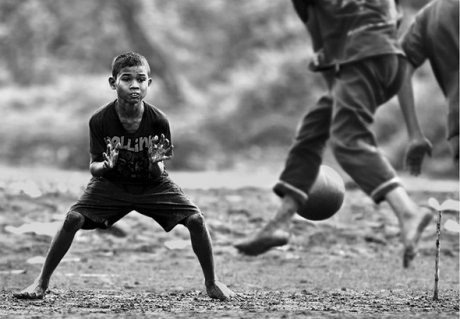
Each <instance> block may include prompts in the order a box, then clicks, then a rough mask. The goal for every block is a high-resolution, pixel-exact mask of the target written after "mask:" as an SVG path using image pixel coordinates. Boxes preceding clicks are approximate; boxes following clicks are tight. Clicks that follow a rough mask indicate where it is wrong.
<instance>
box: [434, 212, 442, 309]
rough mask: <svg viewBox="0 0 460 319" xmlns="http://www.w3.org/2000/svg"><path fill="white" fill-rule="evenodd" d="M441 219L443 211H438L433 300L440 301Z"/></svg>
mask: <svg viewBox="0 0 460 319" xmlns="http://www.w3.org/2000/svg"><path fill="white" fill-rule="evenodd" d="M441 218H442V210H438V222H437V223H436V259H435V266H434V270H435V272H434V294H433V300H439V297H438V283H439V255H440V251H441V249H440V241H441Z"/></svg>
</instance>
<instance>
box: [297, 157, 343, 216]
mask: <svg viewBox="0 0 460 319" xmlns="http://www.w3.org/2000/svg"><path fill="white" fill-rule="evenodd" d="M344 197H345V184H344V182H343V179H342V178H341V177H340V175H339V174H338V173H337V172H336V171H335V170H334V169H332V168H330V167H329V166H325V165H321V166H320V169H319V174H318V177H317V178H316V181H315V183H314V184H313V186H312V188H311V190H310V193H309V194H308V201H307V202H306V203H305V205H303V206H302V207H301V208H300V209H299V210H298V211H297V213H298V214H299V215H300V216H302V217H304V218H306V219H308V220H316V221H318V220H325V219H328V218H330V217H332V216H333V215H334V214H335V213H337V212H338V211H339V209H340V207H342V204H343V199H344Z"/></svg>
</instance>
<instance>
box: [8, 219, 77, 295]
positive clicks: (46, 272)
mask: <svg viewBox="0 0 460 319" xmlns="http://www.w3.org/2000/svg"><path fill="white" fill-rule="evenodd" d="M84 221H85V218H84V217H83V215H81V214H80V213H77V212H74V211H70V212H69V213H68V214H67V216H66V219H65V220H64V223H63V225H62V227H61V228H60V229H59V230H58V232H57V233H56V235H55V236H54V238H53V241H52V242H51V246H50V249H49V251H48V254H47V255H46V259H45V263H44V264H43V266H42V270H41V272H40V274H39V276H38V277H37V279H35V281H34V283H33V284H31V285H30V286H29V287H27V288H25V289H24V290H22V291H20V292H18V293H15V294H14V296H15V297H16V298H21V299H40V298H43V296H44V295H45V292H46V289H48V284H49V281H50V278H51V275H52V274H53V272H54V270H55V269H56V267H57V265H58V264H59V262H60V261H61V259H62V258H63V257H64V255H65V254H66V253H67V251H68V250H69V248H70V245H71V244H72V241H73V238H74V236H75V233H76V232H77V231H78V230H79V229H80V228H81V227H82V226H83V223H84Z"/></svg>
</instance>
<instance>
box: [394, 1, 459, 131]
mask: <svg viewBox="0 0 460 319" xmlns="http://www.w3.org/2000/svg"><path fill="white" fill-rule="evenodd" d="M458 41H459V0H435V1H433V2H430V3H429V4H428V5H426V6H425V7H424V8H422V9H421V10H420V12H419V13H418V14H417V15H416V17H415V20H414V22H413V23H412V24H411V26H410V27H409V29H408V30H407V32H406V33H405V34H404V35H403V37H402V40H401V43H402V48H403V50H404V52H405V53H406V55H407V58H408V59H409V61H410V62H411V63H412V64H413V65H414V67H415V68H418V67H419V66H420V65H422V64H423V63H424V62H425V61H426V60H429V61H430V64H431V67H432V69H433V73H434V76H435V77H436V80H437V81H438V83H439V86H440V87H441V89H442V91H443V93H444V95H445V96H446V98H447V100H448V102H449V112H450V114H449V121H450V123H449V130H450V132H448V134H449V135H450V136H449V137H451V135H452V134H455V133H456V135H458V116H459V115H458V103H459V82H458V77H459V72H458V69H459V62H458V59H459V50H458ZM454 121H456V124H455V122H454ZM455 131H456V132H455Z"/></svg>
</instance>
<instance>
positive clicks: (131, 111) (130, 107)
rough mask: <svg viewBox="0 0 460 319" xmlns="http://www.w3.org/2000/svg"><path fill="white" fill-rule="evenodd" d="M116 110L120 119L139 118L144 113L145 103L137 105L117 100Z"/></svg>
mask: <svg viewBox="0 0 460 319" xmlns="http://www.w3.org/2000/svg"><path fill="white" fill-rule="evenodd" d="M115 109H116V110H117V113H118V115H119V116H120V117H123V118H138V117H140V116H142V113H143V112H144V102H143V101H141V102H139V103H137V104H128V103H123V102H120V100H117V101H116V102H115Z"/></svg>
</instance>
